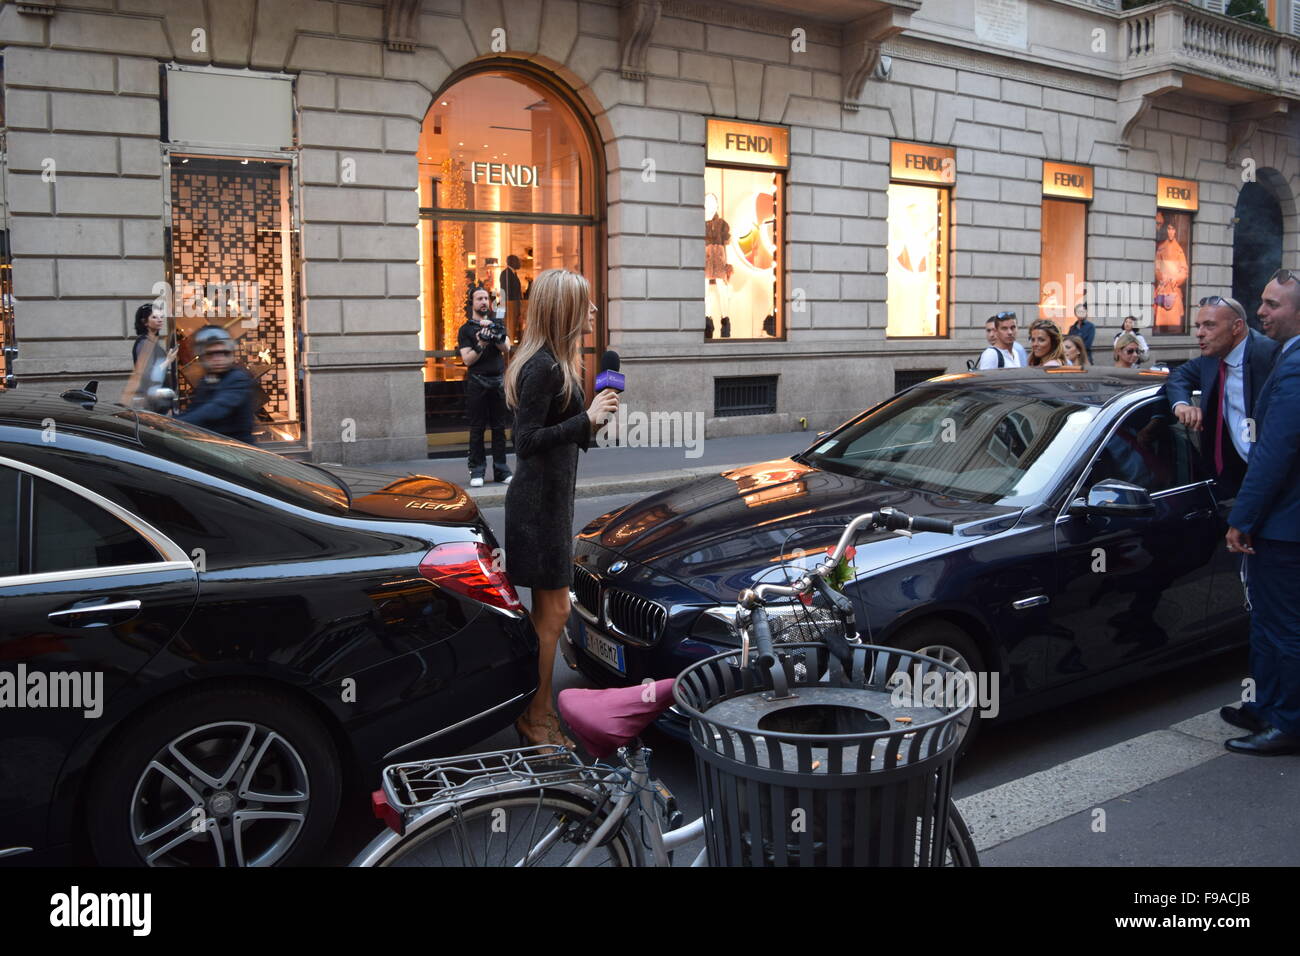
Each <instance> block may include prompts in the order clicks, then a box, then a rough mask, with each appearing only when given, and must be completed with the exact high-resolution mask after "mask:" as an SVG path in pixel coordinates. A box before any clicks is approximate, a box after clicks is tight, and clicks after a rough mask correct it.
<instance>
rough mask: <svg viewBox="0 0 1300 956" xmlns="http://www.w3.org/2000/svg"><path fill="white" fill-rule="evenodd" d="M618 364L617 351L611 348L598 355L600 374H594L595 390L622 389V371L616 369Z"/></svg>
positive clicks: (617, 390) (618, 390) (619, 390)
mask: <svg viewBox="0 0 1300 956" xmlns="http://www.w3.org/2000/svg"><path fill="white" fill-rule="evenodd" d="M619 364H620V362H619V359H618V353H617V352H615V351H614V350H613V349H607V350H606V352H605V354H604V355H602V356H601V357H600V374H598V375H597V376H596V391H598V392H602V391H604V390H605V389H607V388H612V389H613V390H614V391H616V392H621V391H623V373H622V372H620V371H619V370H618V367H619Z"/></svg>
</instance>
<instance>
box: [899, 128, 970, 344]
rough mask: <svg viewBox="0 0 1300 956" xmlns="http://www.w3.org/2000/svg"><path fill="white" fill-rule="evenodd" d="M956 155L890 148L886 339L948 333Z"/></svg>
mask: <svg viewBox="0 0 1300 956" xmlns="http://www.w3.org/2000/svg"><path fill="white" fill-rule="evenodd" d="M956 155H957V154H956V151H954V150H952V149H947V148H945V147H942V146H926V145H923V144H921V143H891V144H890V160H889V179H890V182H889V246H888V255H889V265H888V267H887V270H886V274H885V278H886V286H887V296H888V318H887V320H886V325H885V335H886V336H888V337H889V338H935V337H941V336H945V335H947V334H948V304H949V300H950V292H949V278H950V274H951V265H950V259H951V252H952V250H951V245H952V243H951V234H952V189H953V184H954V183H955V182H956V181H957V172H956V171H957V159H956Z"/></svg>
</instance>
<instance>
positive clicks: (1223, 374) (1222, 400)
mask: <svg viewBox="0 0 1300 956" xmlns="http://www.w3.org/2000/svg"><path fill="white" fill-rule="evenodd" d="M1227 385H1228V363H1227V362H1226V361H1224V360H1223V359H1219V399H1218V401H1219V420H1218V421H1217V422H1215V425H1214V473H1215V474H1216V475H1221V474H1223V420H1224V419H1225V418H1227V416H1228V407H1227V406H1228V403H1227V401H1226V399H1227Z"/></svg>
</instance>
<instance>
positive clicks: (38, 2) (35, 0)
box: [17, 0, 56, 17]
mask: <svg viewBox="0 0 1300 956" xmlns="http://www.w3.org/2000/svg"><path fill="white" fill-rule="evenodd" d="M55 2H56V0H18V3H17V6H18V12H19V13H30V14H32V16H37V17H52V16H54V5H55Z"/></svg>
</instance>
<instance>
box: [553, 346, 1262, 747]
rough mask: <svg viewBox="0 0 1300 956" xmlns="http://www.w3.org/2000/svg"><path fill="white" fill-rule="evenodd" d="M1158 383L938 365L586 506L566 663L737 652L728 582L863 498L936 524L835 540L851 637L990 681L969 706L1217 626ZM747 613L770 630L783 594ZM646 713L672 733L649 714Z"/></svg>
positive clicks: (1085, 683)
mask: <svg viewBox="0 0 1300 956" xmlns="http://www.w3.org/2000/svg"><path fill="white" fill-rule="evenodd" d="M1164 379H1165V375H1164V374H1163V373H1157V372H1132V371H1128V370H1119V369H1104V368H1103V369H1098V368H1088V369H1075V368H1051V369H1040V368H1035V369H1022V370H1011V369H1007V370H999V371H990V372H973V373H963V374H958V375H947V376H942V377H940V378H936V379H932V380H930V381H928V382H924V383H922V384H920V385H917V386H914V387H913V388H911V389H908V390H906V391H904V392H901V393H899V394H898V395H896V396H894V397H893V398H891V399H889V400H888V401H886V402H884V403H882V404H880V405H878V406H876V407H875V408H872V409H870V410H868V411H867V412H865V413H863V414H862V415H860V416H859V417H857V418H855V419H853V420H852V421H850V422H848V423H847V424H845V425H843V426H841V427H840V428H839V429H837V430H836V431H834V432H831V433H829V434H826V435H824V436H822V437H820V438H819V439H818V441H817V442H816V444H814V445H813V446H812V447H811V448H809V449H807V450H806V451H803V452H801V453H799V454H796V455H793V456H792V457H790V458H787V459H782V460H779V461H768V462H762V463H760V464H756V465H752V466H749V467H745V468H737V469H734V470H731V471H726V472H722V473H721V474H718V475H713V476H709V477H705V478H700V479H696V480H693V481H690V482H688V483H685V484H682V485H679V486H678V487H676V488H673V489H671V490H668V491H664V492H661V493H659V494H655V495H652V496H650V497H648V498H644V499H642V500H640V501H638V502H636V503H634V504H631V505H628V506H627V507H625V508H622V509H620V510H618V511H615V512H612V513H610V514H606V515H603V516H601V517H600V518H597V519H596V520H595V521H593V522H591V524H589V525H588V526H587V527H586V528H585V529H583V531H582V532H581V534H579V536H578V540H577V544H576V548H575V557H574V561H575V564H576V567H575V569H574V586H573V591H572V606H573V611H572V614H571V616H570V621H569V628H568V642H569V646H568V647H567V648H565V652H566V657H568V658H569V659H570V660H571V662H573V663H575V664H576V666H578V667H579V668H580V669H581V671H582V672H583V673H584V674H585V675H586V676H587V677H589V678H590V679H591V680H593V681H594V682H596V683H597V684H601V685H612V684H625V683H636V682H639V681H641V680H642V679H644V678H647V677H653V678H659V677H664V676H666V675H673V674H676V673H678V672H680V671H681V670H682V669H683V668H684V667H685V666H686V665H688V664H690V663H691V662H693V661H695V660H698V659H699V658H702V657H706V656H709V655H712V654H715V653H718V652H719V651H720V650H724V649H726V648H729V647H735V646H738V644H739V638H738V635H737V633H736V631H735V628H734V626H733V623H732V619H733V615H734V609H735V603H736V598H737V595H738V594H739V592H740V591H741V590H743V589H744V588H747V587H750V586H752V585H754V584H756V583H762V582H764V581H775V582H778V583H780V582H782V581H784V580H785V576H787V575H789V574H790V573H791V572H790V568H791V567H795V568H798V567H800V566H803V567H809V566H811V564H810V562H815V561H816V560H817V559H818V558H819V557H821V556H822V555H823V554H824V553H825V551H826V549H827V548H830V547H833V546H834V544H835V541H836V540H837V538H838V536H839V535H840V533H841V532H842V531H843V529H844V526H845V525H846V524H847V523H848V522H849V520H851V519H852V518H853V517H854V516H855V515H858V514H860V513H862V512H865V511H873V510H877V509H879V508H882V507H885V506H893V507H895V508H898V509H900V510H902V511H906V512H909V513H911V514H914V515H926V516H933V517H941V518H946V519H948V520H950V521H952V522H954V523H955V524H956V526H957V531H956V534H955V535H951V536H950V535H941V534H932V533H922V534H916V535H915V536H913V537H910V538H908V537H902V536H899V535H897V534H893V533H880V534H874V535H871V536H869V537H864V538H863V539H861V540H859V541H858V542H857V547H856V554H855V558H854V562H853V566H852V568H851V569H850V570H851V578H850V579H849V580H848V581H847V582H846V583H845V585H844V593H845V594H847V595H848V596H849V597H850V598H851V599H852V600H853V603H854V607H855V612H856V620H857V627H858V630H859V631H860V633H861V634H862V637H863V639H864V640H869V641H870V642H872V643H879V644H888V645H893V646H896V647H901V648H905V649H909V650H920V651H924V652H925V653H928V654H930V655H932V656H935V657H939V658H940V659H944V660H947V661H950V662H952V663H955V664H957V666H959V667H961V668H963V669H966V670H969V671H972V672H974V674H975V675H979V676H980V677H981V678H982V679H983V681H984V683H985V684H987V686H988V688H989V690H990V691H991V693H992V696H993V697H994V700H992V701H989V702H987V704H988V706H985V707H984V709H983V711H982V712H983V713H984V714H985V716H990V717H991V716H994V714H995V713H1000V714H1003V715H1015V714H1022V713H1025V712H1027V711H1029V710H1031V709H1037V708H1040V707H1043V706H1047V705H1051V704H1058V703H1062V702H1064V701H1066V700H1069V699H1073V698H1076V697H1079V696H1082V695H1085V694H1089V693H1093V692H1096V691H1098V690H1100V689H1102V688H1104V687H1108V686H1111V685H1113V684H1117V683H1121V682H1124V681H1131V680H1137V679H1141V678H1143V677H1144V676H1146V675H1149V674H1152V673H1154V672H1156V671H1159V670H1161V669H1164V668H1167V667H1173V666H1177V665H1180V664H1183V663H1186V662H1188V661H1190V660H1193V659H1195V658H1197V657H1200V656H1204V655H1208V654H1212V653H1215V652H1218V651H1221V650H1223V649H1225V648H1226V647H1228V646H1230V645H1233V644H1237V643H1240V642H1241V641H1242V640H1243V639H1244V637H1245V627H1244V625H1245V620H1246V615H1245V611H1244V609H1243V599H1242V588H1241V583H1240V580H1239V578H1238V571H1239V567H1238V565H1239V560H1240V559H1235V560H1234V559H1233V557H1232V556H1231V555H1229V554H1228V553H1227V551H1226V550H1225V548H1224V547H1223V535H1224V532H1225V530H1226V524H1225V521H1224V519H1225V517H1226V515H1227V507H1226V505H1225V502H1224V501H1223V500H1221V496H1220V495H1219V494H1218V492H1217V490H1216V487H1215V482H1214V481H1213V480H1212V479H1211V478H1210V477H1209V476H1207V475H1205V474H1202V473H1201V471H1200V468H1201V465H1200V459H1199V456H1198V455H1197V454H1196V442H1197V441H1198V436H1196V435H1193V434H1191V433H1189V432H1187V430H1186V429H1185V428H1184V427H1183V426H1182V425H1180V424H1179V423H1178V421H1177V420H1176V419H1174V418H1173V416H1172V415H1171V413H1170V411H1169V407H1168V405H1167V403H1166V402H1165V400H1164V398H1163V396H1162V389H1161V386H1162V385H1163V384H1164ZM771 614H772V620H773V637H774V639H776V640H780V639H781V631H782V626H783V624H784V625H785V627H786V628H787V629H788V631H789V633H790V634H791V635H793V634H794V633H795V628H797V627H798V626H799V624H800V622H801V620H802V619H803V617H804V615H805V614H806V611H805V610H804V609H803V608H802V607H801V606H799V605H792V606H787V607H779V606H778V607H775V608H772V609H771ZM982 686H983V685H982ZM982 703H985V702H982ZM664 727H665V729H667V730H669V731H670V732H671V731H675V730H677V731H679V730H681V729H682V725H681V722H680V720H675V719H674V718H673V716H672V715H671V714H670V715H669V716H668V718H667V719H666V721H665V724H664Z"/></svg>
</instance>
